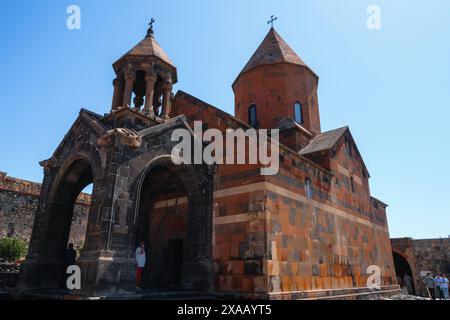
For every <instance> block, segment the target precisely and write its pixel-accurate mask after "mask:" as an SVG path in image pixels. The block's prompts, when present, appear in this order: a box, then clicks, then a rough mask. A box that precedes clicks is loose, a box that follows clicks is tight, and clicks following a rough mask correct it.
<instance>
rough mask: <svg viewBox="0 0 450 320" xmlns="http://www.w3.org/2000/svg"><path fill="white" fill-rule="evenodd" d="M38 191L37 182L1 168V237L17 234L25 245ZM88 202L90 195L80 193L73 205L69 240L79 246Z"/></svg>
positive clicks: (30, 229)
mask: <svg viewBox="0 0 450 320" xmlns="http://www.w3.org/2000/svg"><path fill="white" fill-rule="evenodd" d="M40 191H41V184H40V183H36V182H32V181H27V180H22V179H18V178H14V177H9V176H8V175H7V174H6V172H0V239H3V238H5V237H7V236H12V237H17V238H20V239H22V240H24V241H25V242H26V243H27V245H28V243H29V241H30V237H31V232H32V230H33V222H34V217H35V213H36V209H37V205H38V200H39V194H40ZM90 203H91V196H90V195H89V194H85V193H82V194H80V196H79V197H78V199H77V203H76V205H75V209H74V215H73V218H72V228H71V232H70V236H69V242H72V243H74V245H75V247H76V248H78V249H81V248H82V247H83V244H84V239H85V233H86V225H87V217H88V214H89V207H90Z"/></svg>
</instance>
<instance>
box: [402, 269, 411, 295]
mask: <svg viewBox="0 0 450 320" xmlns="http://www.w3.org/2000/svg"><path fill="white" fill-rule="evenodd" d="M403 285H404V286H405V287H404V289H406V293H407V294H412V293H413V287H412V278H411V277H410V276H409V275H408V274H406V273H405V275H404V276H403Z"/></svg>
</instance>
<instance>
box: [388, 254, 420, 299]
mask: <svg viewBox="0 0 450 320" xmlns="http://www.w3.org/2000/svg"><path fill="white" fill-rule="evenodd" d="M392 254H393V257H394V266H395V273H396V275H397V277H400V279H402V281H403V277H404V276H405V274H407V275H409V276H410V277H411V279H413V281H412V286H413V288H412V289H413V294H414V293H415V288H414V277H413V272H412V269H411V266H410V265H409V263H408V260H406V259H405V257H403V256H402V255H401V254H399V253H398V252H395V251H393V252H392Z"/></svg>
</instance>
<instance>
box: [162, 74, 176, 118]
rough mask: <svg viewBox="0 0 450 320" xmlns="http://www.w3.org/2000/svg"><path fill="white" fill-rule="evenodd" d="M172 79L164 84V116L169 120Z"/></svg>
mask: <svg viewBox="0 0 450 320" xmlns="http://www.w3.org/2000/svg"><path fill="white" fill-rule="evenodd" d="M172 87H173V85H172V80H171V79H170V78H169V79H168V80H166V81H165V82H164V84H163V90H164V93H163V114H162V118H163V119H165V120H167V119H169V114H170V106H171V103H172V101H171V96H172Z"/></svg>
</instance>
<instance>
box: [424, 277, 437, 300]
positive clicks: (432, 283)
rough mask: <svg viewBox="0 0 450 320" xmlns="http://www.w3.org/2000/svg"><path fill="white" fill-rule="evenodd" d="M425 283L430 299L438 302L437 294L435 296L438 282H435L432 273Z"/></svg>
mask: <svg viewBox="0 0 450 320" xmlns="http://www.w3.org/2000/svg"><path fill="white" fill-rule="evenodd" d="M423 283H424V284H425V288H426V290H427V292H428V295H429V296H430V298H431V299H432V300H436V294H435V288H436V282H435V281H434V278H433V276H432V275H431V273H430V272H428V273H427V276H426V277H425V279H423Z"/></svg>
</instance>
